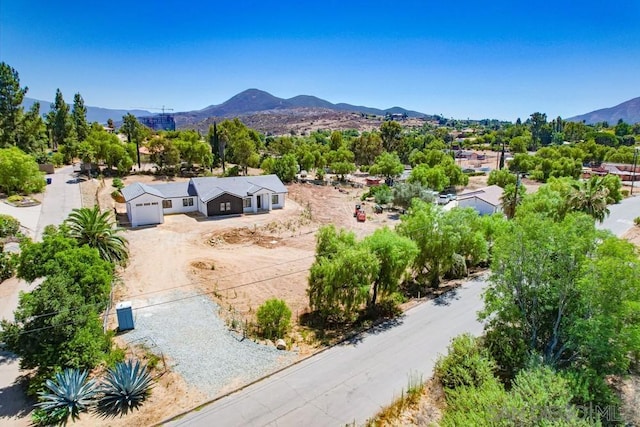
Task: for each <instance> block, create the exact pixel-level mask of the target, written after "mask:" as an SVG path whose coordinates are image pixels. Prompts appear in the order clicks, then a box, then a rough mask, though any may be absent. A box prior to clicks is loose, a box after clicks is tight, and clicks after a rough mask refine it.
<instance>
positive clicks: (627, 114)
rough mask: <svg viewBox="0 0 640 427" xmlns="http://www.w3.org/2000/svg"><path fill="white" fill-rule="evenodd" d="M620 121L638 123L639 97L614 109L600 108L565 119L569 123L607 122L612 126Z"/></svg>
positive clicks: (639, 113)
mask: <svg viewBox="0 0 640 427" xmlns="http://www.w3.org/2000/svg"><path fill="white" fill-rule="evenodd" d="M620 119H622V121H624V122H625V123H629V124H634V123H639V122H640V97H638V98H633V99H630V100H628V101H625V102H623V103H622V104H618V105H616V106H615V107H610V108H602V109H600V110H595V111H592V112H590V113H586V114H581V115H579V116H575V117H570V118H568V119H566V120H567V121H570V122H582V121H584V122H585V123H586V124H594V123H598V122H607V123H609V125H611V126H613V125H615V124H616V123H618V120H620Z"/></svg>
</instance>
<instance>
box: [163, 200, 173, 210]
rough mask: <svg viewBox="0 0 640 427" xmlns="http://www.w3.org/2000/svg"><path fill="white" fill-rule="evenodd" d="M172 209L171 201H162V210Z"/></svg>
mask: <svg viewBox="0 0 640 427" xmlns="http://www.w3.org/2000/svg"><path fill="white" fill-rule="evenodd" d="M172 207H173V203H172V201H171V200H163V201H162V209H171V208H172Z"/></svg>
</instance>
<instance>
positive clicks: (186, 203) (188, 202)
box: [182, 198, 193, 207]
mask: <svg viewBox="0 0 640 427" xmlns="http://www.w3.org/2000/svg"><path fill="white" fill-rule="evenodd" d="M182 206H185V207H186V206H193V199H192V198H188V199H182Z"/></svg>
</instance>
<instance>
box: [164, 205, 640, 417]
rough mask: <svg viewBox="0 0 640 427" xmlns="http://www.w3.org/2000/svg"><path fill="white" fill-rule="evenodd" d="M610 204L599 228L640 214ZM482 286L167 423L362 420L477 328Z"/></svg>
mask: <svg viewBox="0 0 640 427" xmlns="http://www.w3.org/2000/svg"><path fill="white" fill-rule="evenodd" d="M610 210H611V216H610V217H609V218H607V220H605V222H604V223H603V224H601V225H599V227H600V228H608V229H610V230H611V231H613V232H614V233H615V234H617V235H622V234H624V233H625V232H626V231H627V230H628V229H629V228H630V227H631V226H632V224H633V218H635V217H636V216H640V197H634V198H631V199H627V200H625V201H624V202H623V203H621V204H619V205H616V206H612V207H611V209H610ZM485 287H486V283H485V282H483V281H476V282H469V283H466V284H465V285H463V286H462V287H461V288H460V289H458V290H457V291H455V293H452V294H449V295H447V297H446V298H447V300H440V301H430V302H427V303H425V304H422V305H420V306H417V307H415V308H413V309H412V310H410V311H408V312H407V313H406V315H405V316H404V318H403V319H401V320H399V324H396V325H387V327H381V328H378V330H376V331H373V332H371V333H367V334H365V335H363V336H362V337H360V339H359V340H354V341H352V342H348V343H345V344H343V345H339V346H337V347H334V348H331V349H328V350H326V351H324V352H323V353H320V354H319V355H316V356H314V357H311V358H309V359H307V360H305V361H303V362H301V363H299V364H298V365H295V366H293V367H290V368H288V369H285V370H284V371H282V372H280V373H278V374H275V375H273V376H272V377H270V378H268V379H266V380H263V381H261V382H258V383H256V384H254V385H252V386H249V387H247V388H245V389H244V390H241V391H239V392H236V393H233V394H231V395H229V396H227V397H224V398H222V399H220V400H218V401H216V402H214V403H212V404H210V405H208V406H206V407H204V408H203V409H201V410H199V411H197V412H192V413H190V414H188V415H185V416H184V417H182V418H180V419H177V420H175V421H172V422H170V423H168V425H171V426H179V425H180V426H181V425H185V426H186V425H188V426H209V425H221V426H299V425H313V426H325V425H326V426H338V425H345V424H347V423H352V422H355V423H356V424H357V425H359V424H361V423H363V422H364V421H366V419H368V418H369V417H371V416H373V415H374V414H375V413H377V412H378V411H379V410H380V408H381V407H383V406H385V405H388V404H389V403H391V402H392V401H393V400H394V398H396V397H398V396H399V395H400V393H401V392H402V390H406V388H407V384H408V382H409V380H410V378H414V379H415V378H416V377H420V376H421V377H422V378H423V379H427V378H429V377H431V375H432V372H433V366H434V362H435V360H436V358H437V357H438V354H440V353H443V352H445V351H446V348H447V345H448V344H449V342H450V340H451V338H453V337H455V336H457V335H459V334H461V333H463V332H471V333H474V334H480V333H481V332H482V325H481V324H480V323H479V322H478V321H477V320H476V312H477V311H478V310H479V309H480V308H481V307H482V299H481V295H482V291H483V289H484V288H485Z"/></svg>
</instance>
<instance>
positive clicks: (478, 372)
mask: <svg viewBox="0 0 640 427" xmlns="http://www.w3.org/2000/svg"><path fill="white" fill-rule="evenodd" d="M494 370H495V362H494V361H493V360H492V359H491V357H490V356H489V354H488V352H487V351H486V349H485V348H484V347H482V346H481V345H480V343H479V341H478V340H477V339H476V338H475V337H473V336H472V335H470V334H463V335H460V336H458V337H456V338H454V339H453V341H452V342H451V345H449V354H447V355H446V356H444V357H441V358H439V359H438V361H437V362H436V366H435V376H436V378H438V380H440V382H441V383H442V385H443V386H444V387H446V388H449V389H455V388H456V387H467V386H468V387H480V386H482V385H483V384H484V383H485V382H488V381H490V380H493V379H494V378H495V377H494V375H493V372H494Z"/></svg>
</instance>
